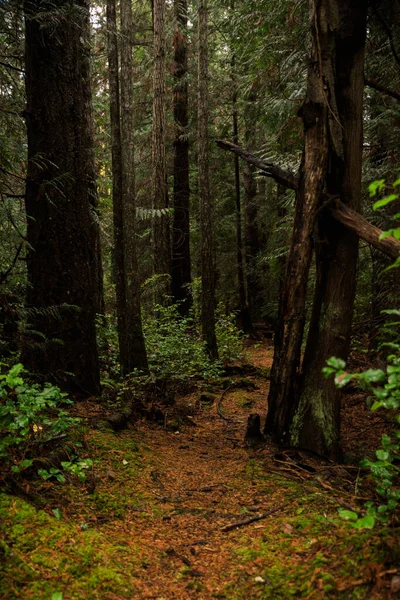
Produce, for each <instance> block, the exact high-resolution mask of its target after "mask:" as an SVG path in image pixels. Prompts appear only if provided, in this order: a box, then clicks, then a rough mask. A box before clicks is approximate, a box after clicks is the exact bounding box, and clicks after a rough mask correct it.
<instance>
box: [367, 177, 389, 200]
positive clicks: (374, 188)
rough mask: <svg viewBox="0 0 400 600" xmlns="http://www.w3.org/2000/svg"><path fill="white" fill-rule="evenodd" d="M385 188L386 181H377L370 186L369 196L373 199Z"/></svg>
mask: <svg viewBox="0 0 400 600" xmlns="http://www.w3.org/2000/svg"><path fill="white" fill-rule="evenodd" d="M384 186H385V180H384V179H377V180H376V181H373V182H372V183H370V184H369V186H368V190H369V195H370V196H371V197H373V196H376V194H377V193H378V192H381V191H382V190H383V188H384Z"/></svg>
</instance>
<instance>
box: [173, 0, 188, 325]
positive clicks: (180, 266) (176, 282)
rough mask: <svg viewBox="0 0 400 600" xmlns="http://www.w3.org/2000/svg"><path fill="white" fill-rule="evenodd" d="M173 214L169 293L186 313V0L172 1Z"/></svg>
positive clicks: (182, 311)
mask: <svg viewBox="0 0 400 600" xmlns="http://www.w3.org/2000/svg"><path fill="white" fill-rule="evenodd" d="M174 11H175V21H176V25H175V26H176V30H175V35H174V70H173V75H174V79H175V85H174V121H175V140H174V216H173V226H172V270H171V275H172V296H173V297H174V300H175V301H176V302H180V305H179V306H180V308H179V310H180V311H181V313H182V314H183V315H187V314H188V312H189V309H190V306H191V303H192V299H191V290H190V284H191V264H190V236H189V233H190V231H189V229H190V206H189V201H190V187H189V138H188V126H189V115H188V82H187V75H188V51H187V37H186V35H187V34H186V29H187V23H188V16H187V0H175V2H174Z"/></svg>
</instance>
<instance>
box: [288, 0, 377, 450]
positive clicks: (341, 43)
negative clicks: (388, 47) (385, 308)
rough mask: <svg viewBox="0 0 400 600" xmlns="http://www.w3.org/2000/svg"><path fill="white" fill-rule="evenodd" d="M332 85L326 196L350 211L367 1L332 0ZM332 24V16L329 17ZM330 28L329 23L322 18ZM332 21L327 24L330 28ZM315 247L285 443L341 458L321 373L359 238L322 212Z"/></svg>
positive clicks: (337, 349)
mask: <svg viewBox="0 0 400 600" xmlns="http://www.w3.org/2000/svg"><path fill="white" fill-rule="evenodd" d="M335 4H336V10H337V14H338V17H339V21H338V25H337V31H336V52H335V87H334V89H332V96H331V97H330V104H331V107H332V102H333V101H334V98H336V103H337V113H336V117H337V122H338V123H340V129H341V139H342V141H341V144H339V139H337V140H335V139H334V138H333V137H332V136H331V137H330V139H329V168H328V170H327V176H326V189H327V192H328V194H330V195H335V194H338V195H339V196H340V198H341V201H342V202H343V204H345V205H346V206H349V207H350V208H352V209H354V210H359V209H360V204H361V167H362V146H363V92H364V52H365V38H366V20H367V4H366V3H365V1H364V0H352V1H350V0H335ZM335 21H336V19H335ZM328 26H329V23H328ZM332 26H333V24H332V25H331V27H332ZM318 228H319V236H318V244H317V246H316V264H317V283H316V288H315V296H314V305H313V312H312V317H311V323H310V329H309V334H308V339H307V344H306V350H305V354H304V361H303V369H302V384H301V391H300V395H299V405H298V408H297V411H296V415H295V417H294V420H293V423H292V426H291V443H292V444H293V445H295V446H300V447H305V448H308V449H310V450H313V451H314V452H317V453H318V454H321V455H324V456H329V457H330V458H332V459H334V460H338V459H340V456H341V450H340V440H339V438H340V390H338V389H337V388H336V386H335V384H334V381H332V378H329V379H326V378H325V377H324V375H323V373H322V369H323V367H324V366H325V365H326V361H327V359H328V358H329V357H331V356H336V357H338V358H342V359H344V360H346V359H347V355H348V351H349V346H350V333H351V323H352V318H353V306H354V296H355V288H356V271H357V259H358V237H357V236H356V235H355V234H354V233H353V231H351V230H349V229H346V228H345V227H343V225H341V224H340V223H338V221H337V220H335V219H333V218H332V217H331V216H330V215H329V214H327V213H321V215H320V218H319V223H318Z"/></svg>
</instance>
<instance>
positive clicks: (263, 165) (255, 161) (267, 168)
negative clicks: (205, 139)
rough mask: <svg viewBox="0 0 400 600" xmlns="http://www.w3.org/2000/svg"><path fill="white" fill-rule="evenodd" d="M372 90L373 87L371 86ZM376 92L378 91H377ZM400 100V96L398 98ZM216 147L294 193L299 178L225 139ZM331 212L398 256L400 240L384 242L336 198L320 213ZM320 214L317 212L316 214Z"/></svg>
mask: <svg viewBox="0 0 400 600" xmlns="http://www.w3.org/2000/svg"><path fill="white" fill-rule="evenodd" d="M371 87H372V86H371ZM377 89H378V88H377ZM399 99H400V95H399ZM216 143H217V145H218V146H219V147H220V148H221V149H222V150H228V151H229V152H233V154H237V156H240V158H242V159H243V160H245V161H246V162H248V163H250V164H252V165H254V166H255V167H257V168H258V169H259V170H260V171H261V173H262V174H263V175H265V176H266V177H271V178H272V179H275V181H276V182H277V183H280V184H282V185H284V186H285V187H287V188H290V189H291V190H297V188H298V176H297V175H294V174H293V173H290V172H289V171H285V170H283V169H281V168H280V167H277V166H276V165H274V164H273V163H270V162H268V161H265V160H262V159H261V158H258V157H257V156H254V154H251V153H250V152H248V151H247V150H244V148H241V147H240V146H237V145H236V144H232V142H227V141H225V140H217V141H216ZM327 208H329V210H330V211H331V214H332V216H333V217H334V218H335V219H336V220H337V221H339V223H342V225H344V226H345V227H347V228H348V229H351V230H352V231H354V232H355V233H356V234H357V235H358V236H359V237H360V238H362V239H363V240H365V241H366V242H367V243H368V244H370V245H371V246H374V248H377V249H378V250H380V251H381V252H383V253H384V254H386V255H387V256H389V257H390V258H392V259H394V260H396V258H398V257H399V256H400V241H399V240H396V239H395V238H394V237H392V236H390V237H387V238H385V239H383V240H381V239H380V236H381V234H382V233H383V232H382V230H381V229H379V228H378V227H375V226H374V225H372V224H371V223H369V221H367V220H366V219H364V217H362V216H361V215H360V214H359V213H358V212H356V211H355V210H353V209H351V208H349V207H348V206H346V205H345V204H343V202H341V201H340V200H338V199H336V200H335V199H334V198H331V199H330V200H329V201H328V202H327V203H326V204H325V205H323V206H322V207H321V208H320V210H323V209H327ZM318 212H319V211H318Z"/></svg>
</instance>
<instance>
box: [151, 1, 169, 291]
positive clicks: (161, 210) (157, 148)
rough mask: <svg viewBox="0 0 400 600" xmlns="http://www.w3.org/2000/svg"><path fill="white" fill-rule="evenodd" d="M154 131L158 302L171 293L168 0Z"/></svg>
mask: <svg viewBox="0 0 400 600" xmlns="http://www.w3.org/2000/svg"><path fill="white" fill-rule="evenodd" d="M152 6H153V41H154V65H153V130H152V165H153V170H152V200H153V209H154V210H155V211H156V214H154V226H153V241H154V273H155V274H156V275H161V276H163V277H162V279H161V280H160V281H159V282H157V294H156V296H157V301H158V302H161V301H162V297H163V295H164V294H165V293H169V289H170V282H169V275H170V262H171V261H170V254H171V253H170V233H169V217H168V214H166V212H165V209H166V208H168V196H167V167H166V158H165V143H166V131H165V100H166V98H165V94H166V85H165V74H166V73H165V54H166V42H165V0H153V2H152Z"/></svg>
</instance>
